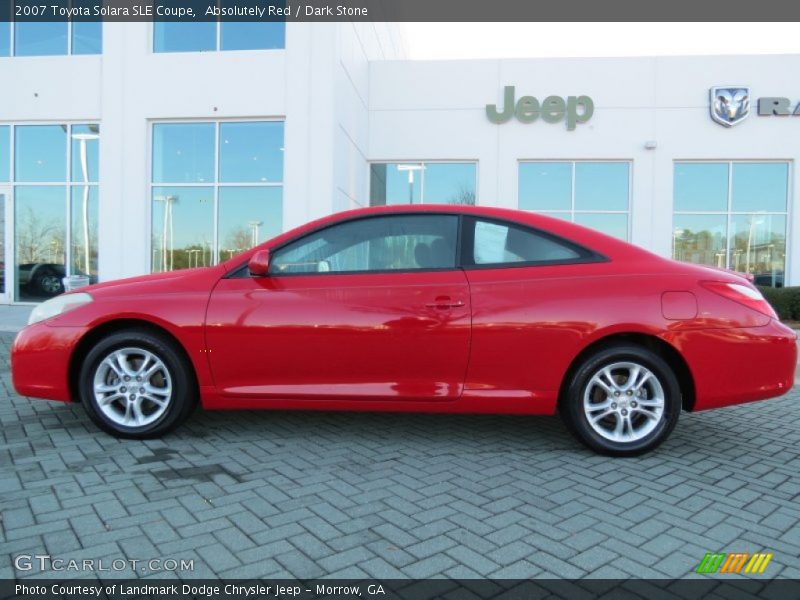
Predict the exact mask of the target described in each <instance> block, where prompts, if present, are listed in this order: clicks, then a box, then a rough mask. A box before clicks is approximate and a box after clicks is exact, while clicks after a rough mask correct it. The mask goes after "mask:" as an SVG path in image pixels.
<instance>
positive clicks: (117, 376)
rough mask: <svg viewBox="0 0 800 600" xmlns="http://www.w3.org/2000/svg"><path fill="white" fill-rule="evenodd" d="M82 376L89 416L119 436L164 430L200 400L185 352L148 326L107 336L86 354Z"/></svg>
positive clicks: (144, 435) (146, 435)
mask: <svg viewBox="0 0 800 600" xmlns="http://www.w3.org/2000/svg"><path fill="white" fill-rule="evenodd" d="M79 377H80V380H79V386H78V387H79V392H80V396H81V401H82V402H83V405H84V406H85V407H86V412H87V413H88V415H89V417H90V418H91V419H92V420H93V421H94V422H95V423H96V424H97V425H98V426H99V427H100V428H102V429H104V430H105V431H107V432H109V433H111V434H113V435H116V436H118V437H125V438H137V439H145V438H152V437H158V436H160V435H163V434H165V433H167V432H169V431H171V430H172V429H174V428H175V427H177V426H178V425H179V424H180V423H181V422H183V420H184V419H185V418H186V417H187V416H188V415H189V413H190V412H191V410H192V408H194V406H195V404H196V399H197V386H196V384H195V381H194V376H193V373H192V370H191V366H190V365H189V364H188V362H187V360H186V359H185V358H184V356H183V353H182V352H181V351H180V349H179V348H177V347H176V345H175V343H174V342H172V341H171V340H169V339H168V338H167V337H165V336H161V335H158V334H154V333H151V332H149V331H144V330H126V331H120V332H117V333H114V334H111V335H109V336H107V337H105V338H103V339H102V340H100V341H99V342H98V343H97V344H96V345H95V346H94V348H92V350H91V351H90V352H89V353H88V355H87V356H86V360H84V362H83V366H82V367H81V371H80V375H79Z"/></svg>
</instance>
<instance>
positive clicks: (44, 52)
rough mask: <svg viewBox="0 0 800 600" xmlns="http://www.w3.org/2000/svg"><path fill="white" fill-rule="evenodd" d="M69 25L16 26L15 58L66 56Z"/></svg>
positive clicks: (40, 22)
mask: <svg viewBox="0 0 800 600" xmlns="http://www.w3.org/2000/svg"><path fill="white" fill-rule="evenodd" d="M67 32H68V27H67V23H65V22H61V23H56V22H52V23H50V22H46V21H37V22H35V23H22V22H20V23H16V24H15V25H14V55H15V56H53V55H59V54H66V53H67V49H68V44H67Z"/></svg>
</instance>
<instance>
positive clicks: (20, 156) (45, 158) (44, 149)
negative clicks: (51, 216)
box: [14, 125, 67, 183]
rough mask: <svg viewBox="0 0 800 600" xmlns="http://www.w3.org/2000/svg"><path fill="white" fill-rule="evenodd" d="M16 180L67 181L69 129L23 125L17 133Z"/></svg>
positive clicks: (64, 127) (15, 152)
mask: <svg viewBox="0 0 800 600" xmlns="http://www.w3.org/2000/svg"><path fill="white" fill-rule="evenodd" d="M14 136H15V137H14V145H15V151H14V157H15V165H14V166H15V180H16V181H26V182H36V183H44V182H57V181H58V182H64V181H66V180H67V127H66V125H23V126H19V127H17V128H16V129H15V132H14Z"/></svg>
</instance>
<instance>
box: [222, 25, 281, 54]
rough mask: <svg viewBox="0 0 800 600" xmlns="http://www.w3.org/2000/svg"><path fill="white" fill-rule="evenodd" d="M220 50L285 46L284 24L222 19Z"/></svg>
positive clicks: (269, 48) (262, 48) (263, 48)
mask: <svg viewBox="0 0 800 600" xmlns="http://www.w3.org/2000/svg"><path fill="white" fill-rule="evenodd" d="M220 44H221V46H222V47H221V50H272V49H280V48H285V47H286V24H285V23H283V22H280V23H268V22H257V23H246V22H240V23H236V22H229V21H223V22H222V23H221V24H220Z"/></svg>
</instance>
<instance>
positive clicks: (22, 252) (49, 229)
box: [14, 186, 67, 302]
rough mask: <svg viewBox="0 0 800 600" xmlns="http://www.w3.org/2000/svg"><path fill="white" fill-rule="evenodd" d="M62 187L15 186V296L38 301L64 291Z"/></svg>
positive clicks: (64, 222)
mask: <svg viewBox="0 0 800 600" xmlns="http://www.w3.org/2000/svg"><path fill="white" fill-rule="evenodd" d="M65 197H66V187H65V186H17V187H16V188H15V189H14V206H15V215H14V233H15V235H14V243H15V254H16V260H17V289H16V299H17V300H20V301H23V302H30V301H41V300H45V299H47V298H50V297H52V296H55V295H56V294H60V293H61V292H63V291H64V289H63V286H62V283H61V278H62V277H64V275H65V274H66V268H65V267H66V262H67V261H66V252H67V248H66V223H67V218H66V217H67V215H66V205H65V202H64V199H65Z"/></svg>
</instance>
